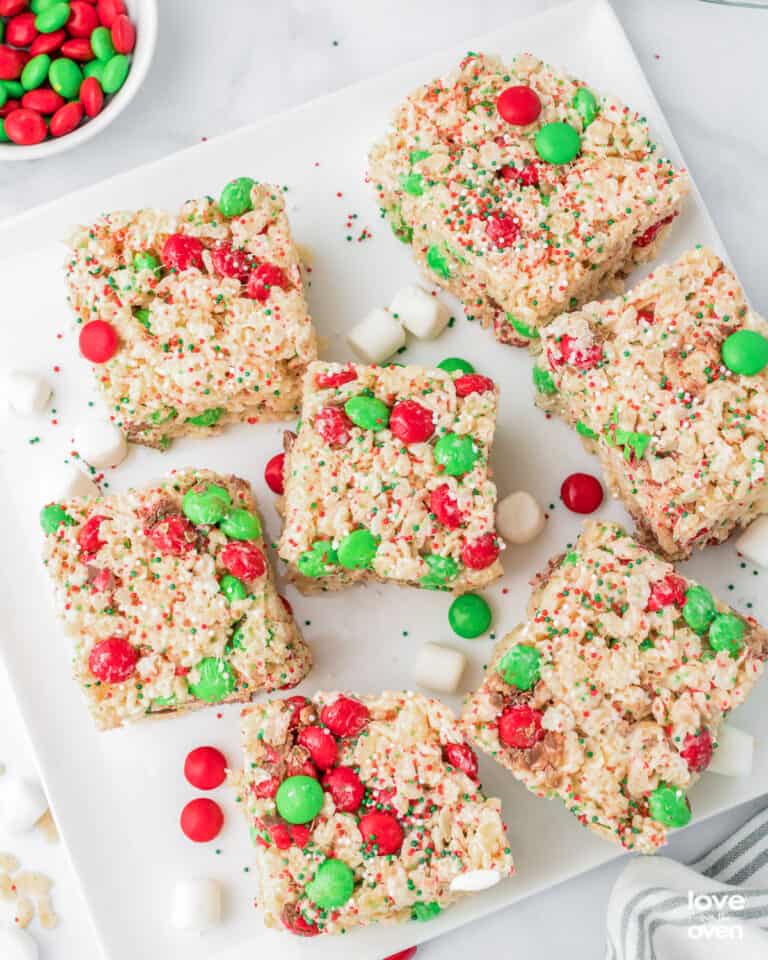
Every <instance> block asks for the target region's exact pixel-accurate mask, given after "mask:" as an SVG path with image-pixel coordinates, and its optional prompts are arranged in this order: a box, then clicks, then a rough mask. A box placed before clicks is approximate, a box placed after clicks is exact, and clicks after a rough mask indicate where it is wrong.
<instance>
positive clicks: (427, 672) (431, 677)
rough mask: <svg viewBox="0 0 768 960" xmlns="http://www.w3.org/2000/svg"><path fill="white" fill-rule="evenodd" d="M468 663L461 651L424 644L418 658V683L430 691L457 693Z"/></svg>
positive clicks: (435, 644)
mask: <svg viewBox="0 0 768 960" xmlns="http://www.w3.org/2000/svg"><path fill="white" fill-rule="evenodd" d="M466 663H467V658H466V657H465V656H464V654H463V653H461V652H460V651H459V650H452V649H451V648H450V647H443V646H441V645H440V644H439V643H424V644H422V647H421V650H420V651H419V653H418V656H417V657H416V666H415V670H414V676H415V679H416V683H418V684H419V686H420V687H426V688H427V689H428V690H436V691H438V692H440V693H455V692H456V690H457V689H458V686H459V681H460V680H461V675H462V673H463V672H464V667H465V666H466Z"/></svg>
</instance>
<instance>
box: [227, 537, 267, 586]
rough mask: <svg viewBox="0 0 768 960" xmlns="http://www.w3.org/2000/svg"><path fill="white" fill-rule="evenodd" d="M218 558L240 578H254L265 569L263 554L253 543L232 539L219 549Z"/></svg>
mask: <svg viewBox="0 0 768 960" xmlns="http://www.w3.org/2000/svg"><path fill="white" fill-rule="evenodd" d="M219 559H220V560H221V562H222V564H223V565H224V567H226V569H227V570H229V572H230V573H231V574H232V575H233V576H234V577H237V578H238V579H240V580H256V579H258V577H262V576H264V571H265V570H266V569H267V563H266V561H265V559H264V554H263V553H262V552H261V550H259V548H258V547H257V546H256V545H255V544H253V543H245V542H242V541H232V542H231V543H228V544H227V545H226V547H224V549H223V550H222V551H221V553H220V554H219Z"/></svg>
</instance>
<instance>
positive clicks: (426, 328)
mask: <svg viewBox="0 0 768 960" xmlns="http://www.w3.org/2000/svg"><path fill="white" fill-rule="evenodd" d="M389 309H390V312H391V313H392V314H393V315H394V316H395V317H397V319H398V320H399V321H400V323H402V325H403V326H404V327H405V329H406V330H407V331H408V332H409V333H412V334H413V335H414V337H418V339H419V340H434V339H435V337H439V336H440V334H441V333H442V332H443V330H445V328H446V326H447V324H448V309H447V308H446V307H445V306H444V305H443V304H442V303H440V301H439V300H438V299H437V297H433V296H432V295H431V294H429V293H427V291H426V290H422V288H421V287H417V286H416V285H415V284H412V285H411V286H409V287H403V288H402V290H398V291H397V293H396V294H395V298H394V300H393V301H392V303H391V305H390V307H389Z"/></svg>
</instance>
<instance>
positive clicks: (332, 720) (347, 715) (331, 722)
mask: <svg viewBox="0 0 768 960" xmlns="http://www.w3.org/2000/svg"><path fill="white" fill-rule="evenodd" d="M369 717H370V714H369V713H368V707H366V706H365V704H363V703H360V701H359V700H352V698H351V697H338V698H337V699H336V700H334V701H333V703H330V704H328V706H327V707H323V709H322V711H321V713H320V719H321V720H322V721H323V723H324V724H325V725H326V727H328V729H329V730H330V731H331V733H333V734H335V735H336V736H337V737H356V736H357V735H358V733H360V731H361V730H362V729H363V728H364V727H366V726H367V725H368V719H369Z"/></svg>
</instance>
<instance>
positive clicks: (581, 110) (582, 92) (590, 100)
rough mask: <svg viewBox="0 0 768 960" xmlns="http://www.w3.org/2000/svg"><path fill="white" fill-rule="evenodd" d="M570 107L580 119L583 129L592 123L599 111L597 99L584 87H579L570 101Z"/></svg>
mask: <svg viewBox="0 0 768 960" xmlns="http://www.w3.org/2000/svg"><path fill="white" fill-rule="evenodd" d="M571 105H572V106H573V108H574V110H575V111H576V112H577V113H578V114H579V116H580V117H581V120H582V123H583V124H584V129H586V128H587V127H588V126H589V125H590V123H592V121H593V120H594V119H595V117H596V116H597V114H598V111H599V110H600V107H599V105H598V102H597V97H596V96H595V95H594V93H592V91H591V90H588V89H587V88H586V87H579V89H578V90H577V91H576V94H575V96H574V98H573V100H572V101H571Z"/></svg>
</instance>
